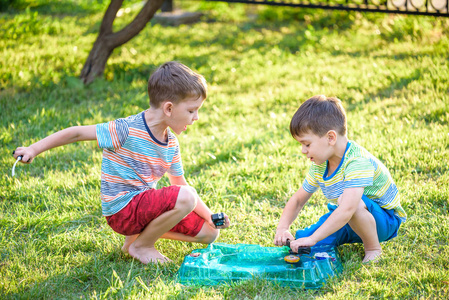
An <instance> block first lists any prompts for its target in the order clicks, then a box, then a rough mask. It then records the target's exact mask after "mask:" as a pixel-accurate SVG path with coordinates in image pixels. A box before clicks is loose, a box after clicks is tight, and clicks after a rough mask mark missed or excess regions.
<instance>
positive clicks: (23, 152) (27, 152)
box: [12, 147, 36, 164]
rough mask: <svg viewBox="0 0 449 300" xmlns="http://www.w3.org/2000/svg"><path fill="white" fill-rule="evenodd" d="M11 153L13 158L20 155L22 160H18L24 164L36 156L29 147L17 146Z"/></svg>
mask: <svg viewBox="0 0 449 300" xmlns="http://www.w3.org/2000/svg"><path fill="white" fill-rule="evenodd" d="M12 155H13V156H14V158H15V159H17V157H19V156H22V160H21V161H20V162H21V163H24V164H29V163H31V162H32V161H33V159H34V157H36V154H35V152H34V150H33V149H32V148H31V147H17V149H16V150H14V151H13V152H12Z"/></svg>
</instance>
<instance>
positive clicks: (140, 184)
mask: <svg viewBox="0 0 449 300" xmlns="http://www.w3.org/2000/svg"><path fill="white" fill-rule="evenodd" d="M148 92H149V98H150V107H149V109H147V110H145V111H143V112H140V113H138V114H136V115H133V116H130V117H127V118H124V119H117V120H114V121H110V122H107V123H103V124H98V125H89V126H74V127H70V128H66V129H63V130H61V131H58V132H56V133H54V134H52V135H50V136H48V137H46V138H44V139H42V140H40V141H38V142H37V143H35V144H33V145H31V146H29V147H18V148H17V149H16V150H15V151H14V153H13V155H14V157H15V158H17V157H18V156H22V162H23V163H31V162H32V161H33V159H34V158H35V157H36V156H37V155H38V154H40V153H42V152H44V151H46V150H49V149H51V148H54V147H58V146H62V145H65V144H69V143H74V142H78V141H87V140H96V141H97V143H98V146H99V147H100V148H102V149H103V160H102V167H101V203H102V212H103V215H104V216H105V217H106V219H107V222H108V224H109V226H110V227H111V228H112V229H113V230H114V231H116V232H118V233H120V234H123V235H125V236H126V237H125V242H124V245H123V247H122V250H123V251H125V252H128V253H129V254H130V255H131V256H132V257H134V258H136V259H138V260H140V261H141V262H142V263H144V264H147V263H150V262H157V261H159V262H166V261H169V259H168V258H166V257H165V256H163V255H162V254H161V253H159V251H157V250H156V248H155V243H156V241H157V240H158V239H159V238H167V239H174V240H180V241H188V242H197V243H205V244H208V243H212V242H213V241H214V240H215V239H216V238H217V236H218V233H219V231H218V229H222V228H226V227H228V226H229V225H230V223H229V218H228V217H227V216H225V223H224V224H223V225H222V226H219V227H216V226H215V225H214V224H213V222H212V220H211V215H212V212H211V210H210V209H209V208H208V207H207V206H206V205H205V204H204V202H203V201H202V200H201V199H200V197H199V196H198V194H197V193H196V191H195V189H194V188H192V187H190V186H188V185H187V182H186V180H185V178H184V171H183V166H182V162H181V153H180V148H179V144H178V140H177V138H176V136H175V135H174V134H173V133H172V131H173V132H174V133H176V134H178V135H179V134H181V132H183V131H185V130H187V126H189V125H192V124H193V123H194V122H195V121H197V120H198V110H199V109H200V108H201V106H202V105H203V102H204V100H205V99H206V95H207V85H206V81H205V79H204V77H203V76H201V75H199V74H197V73H195V72H193V71H192V70H190V69H189V68H188V67H186V66H185V65H183V64H181V63H178V62H168V63H165V64H163V65H162V66H160V67H159V68H158V69H157V70H156V71H155V72H154V73H153V74H152V75H151V77H150V79H149V81H148ZM165 173H167V175H168V178H169V180H170V184H171V186H169V187H164V188H161V189H156V184H157V182H158V181H159V179H160V178H161V177H162V176H163V175H164V174H165Z"/></svg>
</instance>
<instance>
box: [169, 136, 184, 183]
mask: <svg viewBox="0 0 449 300" xmlns="http://www.w3.org/2000/svg"><path fill="white" fill-rule="evenodd" d="M174 139H175V145H174V146H173V150H174V154H173V160H172V163H171V165H170V168H169V169H168V170H167V172H168V173H169V174H170V175H172V176H181V175H184V169H183V167H182V159H181V149H180V147H179V143H178V139H177V138H176V137H175V138H174Z"/></svg>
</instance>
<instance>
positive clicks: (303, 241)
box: [290, 236, 317, 252]
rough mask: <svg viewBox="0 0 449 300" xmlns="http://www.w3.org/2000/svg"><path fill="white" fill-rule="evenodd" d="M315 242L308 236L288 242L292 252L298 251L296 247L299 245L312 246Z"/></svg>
mask: <svg viewBox="0 0 449 300" xmlns="http://www.w3.org/2000/svg"><path fill="white" fill-rule="evenodd" d="M316 243H317V241H315V240H314V239H313V238H311V237H310V236H309V237H305V238H300V239H297V240H294V241H291V242H290V249H292V251H293V252H298V248H300V247H312V246H315V244H316Z"/></svg>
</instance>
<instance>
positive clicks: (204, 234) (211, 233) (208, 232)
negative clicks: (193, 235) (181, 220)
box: [199, 223, 220, 244]
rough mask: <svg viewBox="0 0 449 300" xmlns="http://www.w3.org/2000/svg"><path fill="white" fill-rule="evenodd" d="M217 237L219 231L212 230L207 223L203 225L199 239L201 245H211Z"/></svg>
mask: <svg viewBox="0 0 449 300" xmlns="http://www.w3.org/2000/svg"><path fill="white" fill-rule="evenodd" d="M219 235H220V230H218V229H215V228H212V227H210V226H209V225H207V223H204V225H203V228H202V230H201V232H200V236H199V238H200V241H201V243H203V244H211V243H213V242H214V241H215V240H216V239H217V238H218V236H219Z"/></svg>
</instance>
